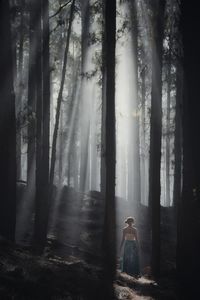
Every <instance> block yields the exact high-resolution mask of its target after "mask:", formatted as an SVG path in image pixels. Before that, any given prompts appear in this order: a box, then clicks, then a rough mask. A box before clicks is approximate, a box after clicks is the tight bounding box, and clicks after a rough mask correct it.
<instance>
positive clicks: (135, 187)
mask: <svg viewBox="0 0 200 300" xmlns="http://www.w3.org/2000/svg"><path fill="white" fill-rule="evenodd" d="M130 12H131V13H130V15H131V20H132V40H133V66H134V72H135V74H134V75H135V80H134V82H133V86H134V89H135V91H134V93H135V99H134V101H135V103H133V109H134V111H135V112H136V114H135V115H136V116H135V118H134V119H133V122H132V126H133V149H134V150H133V149H130V151H131V154H132V155H133V160H132V161H133V164H132V165H133V166H132V168H131V169H132V172H133V174H130V175H132V176H133V177H132V176H129V189H130V197H131V198H133V201H134V203H133V205H134V208H135V209H136V208H137V207H138V205H139V204H140V202H141V178H140V176H141V175H140V138H139V117H138V114H137V112H138V107H139V100H138V15H137V1H135V0H134V1H131V2H130ZM129 157H131V155H130V156H129ZM129 165H130V162H129ZM130 197H129V200H131V198H130ZM135 209H134V210H135ZM135 214H137V212H136V211H135Z"/></svg>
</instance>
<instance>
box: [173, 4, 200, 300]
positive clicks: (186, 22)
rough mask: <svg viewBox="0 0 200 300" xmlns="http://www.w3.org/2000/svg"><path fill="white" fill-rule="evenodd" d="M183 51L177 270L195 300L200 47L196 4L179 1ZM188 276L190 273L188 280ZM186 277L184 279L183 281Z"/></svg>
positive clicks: (199, 233)
mask: <svg viewBox="0 0 200 300" xmlns="http://www.w3.org/2000/svg"><path fill="white" fill-rule="evenodd" d="M181 9H182V17H181V30H182V36H183V50H184V63H183V68H184V84H183V87H184V90H183V189H182V197H181V205H180V226H179V232H178V253H177V254H178V255H177V267H178V271H179V274H180V276H181V277H182V280H183V281H184V285H183V289H184V292H185V290H186V289H188V290H187V292H188V294H187V295H186V294H184V296H186V298H188V299H189V297H190V298H191V299H192V298H194V299H195V295H196V294H195V293H196V292H198V290H199V280H198V274H199V269H200V257H199V253H200V222H199V216H200V184H199V178H200V156H199V153H200V143H199V139H198V136H199V112H200V101H199V65H198V62H199V53H200V44H199V43H197V40H196V39H193V38H191V34H192V33H193V34H197V33H198V32H199V16H198V11H199V10H198V3H196V2H195V3H194V5H192V6H191V4H190V3H189V2H187V1H182V2H181ZM188 274H192V276H191V277H189V278H188ZM186 277H187V278H186Z"/></svg>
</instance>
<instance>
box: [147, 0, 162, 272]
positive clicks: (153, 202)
mask: <svg viewBox="0 0 200 300" xmlns="http://www.w3.org/2000/svg"><path fill="white" fill-rule="evenodd" d="M153 3H154V5H153V9H154V16H153V41H152V91H151V119H150V124H151V128H150V158H149V164H150V166H149V206H150V215H151V230H152V249H151V266H152V273H153V275H154V276H156V277H157V276H158V275H159V272H160V191H161V188H160V162H161V133H162V130H161V129H162V43H163V31H164V30H163V18H164V9H165V1H154V2H153Z"/></svg>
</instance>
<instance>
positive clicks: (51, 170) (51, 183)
mask: <svg viewBox="0 0 200 300" xmlns="http://www.w3.org/2000/svg"><path fill="white" fill-rule="evenodd" d="M74 8H75V0H73V1H72V4H71V10H70V18H69V25H68V32H67V40H66V47H65V52H64V60H63V68H62V77H61V84H60V90H59V94H58V99H57V108H56V121H55V127H54V132H53V142H52V152H51V167H50V186H52V185H53V181H54V173H55V162H56V143H57V135H58V128H59V121H60V108H61V103H62V95H63V89H64V83H65V75H66V68H67V61H68V52H69V42H70V36H71V28H72V22H73V16H74Z"/></svg>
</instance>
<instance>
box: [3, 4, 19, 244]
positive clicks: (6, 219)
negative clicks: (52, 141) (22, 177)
mask: <svg viewBox="0 0 200 300" xmlns="http://www.w3.org/2000/svg"><path fill="white" fill-rule="evenodd" d="M0 40H1V43H2V44H1V47H0V165H1V168H0V191H1V200H0V235H2V236H4V237H5V238H7V239H9V240H12V241H14V239H15V223H16V121H15V95H14V87H13V81H14V80H13V61H12V59H13V57H12V46H11V25H10V7H9V1H7V0H2V1H0Z"/></svg>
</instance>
